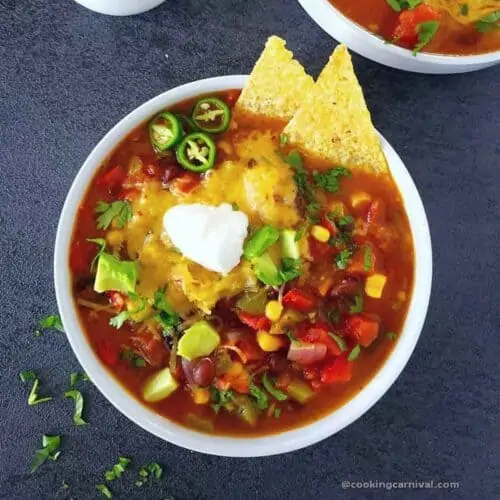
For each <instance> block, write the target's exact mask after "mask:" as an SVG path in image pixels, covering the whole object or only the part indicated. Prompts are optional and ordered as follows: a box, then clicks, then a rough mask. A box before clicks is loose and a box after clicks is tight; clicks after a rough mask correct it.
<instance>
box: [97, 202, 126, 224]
mask: <svg viewBox="0 0 500 500" xmlns="http://www.w3.org/2000/svg"><path fill="white" fill-rule="evenodd" d="M95 211H96V213H98V214H100V215H99V217H97V229H108V227H109V226H110V224H111V223H112V222H113V220H114V221H115V224H116V226H117V227H118V228H122V227H123V226H125V224H126V223H127V222H128V221H129V220H131V219H132V206H131V205H130V202H129V201H114V202H113V203H106V202H104V201H99V202H98V203H97V206H96V208H95Z"/></svg>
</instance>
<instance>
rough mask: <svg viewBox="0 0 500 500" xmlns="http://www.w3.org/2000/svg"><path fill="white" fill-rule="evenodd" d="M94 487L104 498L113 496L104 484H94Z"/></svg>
mask: <svg viewBox="0 0 500 500" xmlns="http://www.w3.org/2000/svg"><path fill="white" fill-rule="evenodd" d="M95 489H96V490H97V491H98V492H99V493H102V494H103V495H104V496H105V497H106V498H113V493H111V490H110V489H109V488H108V487H107V486H106V485H105V484H96V486H95Z"/></svg>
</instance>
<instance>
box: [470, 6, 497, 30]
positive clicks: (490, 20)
mask: <svg viewBox="0 0 500 500" xmlns="http://www.w3.org/2000/svg"><path fill="white" fill-rule="evenodd" d="M475 27H476V30H477V31H479V32H480V33H486V32H487V31H489V30H493V29H499V28H500V10H496V11H495V12H491V13H490V14H488V15H487V16H484V17H482V18H481V19H479V21H477V22H476V24H475Z"/></svg>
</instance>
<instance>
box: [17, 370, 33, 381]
mask: <svg viewBox="0 0 500 500" xmlns="http://www.w3.org/2000/svg"><path fill="white" fill-rule="evenodd" d="M19 378H20V379H21V382H29V381H31V380H35V379H36V375H35V372H34V371H33V370H23V371H22V372H19Z"/></svg>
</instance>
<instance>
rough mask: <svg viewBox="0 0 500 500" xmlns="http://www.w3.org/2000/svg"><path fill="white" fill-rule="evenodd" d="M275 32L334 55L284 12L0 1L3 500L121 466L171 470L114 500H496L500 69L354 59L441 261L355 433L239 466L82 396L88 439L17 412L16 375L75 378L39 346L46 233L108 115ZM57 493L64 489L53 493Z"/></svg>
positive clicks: (307, 58) (229, 62)
mask: <svg viewBox="0 0 500 500" xmlns="http://www.w3.org/2000/svg"><path fill="white" fill-rule="evenodd" d="M50 5H52V6H50ZM272 33H276V34H278V35H281V36H284V37H285V38H286V39H287V40H288V41H289V45H290V46H291V48H292V49H293V50H295V51H296V54H297V56H298V57H299V58H300V59H301V60H302V61H303V62H304V64H305V65H306V66H307V68H308V69H309V70H310V71H312V72H314V73H315V74H316V72H317V71H318V70H319V68H320V67H321V66H322V65H323V64H324V62H325V61H326V59H327V56H328V54H329V53H330V51H331V50H332V48H333V45H334V42H333V41H332V40H331V39H330V38H329V37H328V36H327V35H325V34H324V33H323V32H322V31H320V29H319V28H318V27H316V26H315V25H314V24H313V23H312V21H311V20H309V19H308V18H307V17H305V15H304V13H303V12H302V11H301V9H300V7H299V6H298V4H296V3H295V2H294V1H292V0H288V1H286V0H272V1H265V0H252V1H250V2H249V1H246V0H233V1H230V0H220V1H214V0H209V1H201V0H184V1H182V2H181V1H174V0H167V2H166V3H165V4H163V5H162V6H161V7H160V8H158V9H156V10H154V11H152V12H150V13H147V14H145V15H141V16H138V17H131V18H121V19H119V18H109V17H104V16H100V15H97V14H93V13H91V12H90V11H87V10H85V9H84V8H82V7H80V6H78V5H77V4H75V3H73V2H71V1H70V0H59V1H57V2H49V1H45V0H30V1H28V0H16V1H14V0H0V120H1V125H0V145H1V154H0V225H1V226H0V255H1V263H2V272H1V287H0V304H1V305H2V314H1V315H0V349H1V354H2V368H1V371H0V384H1V385H0V394H1V397H0V418H1V420H0V422H1V435H2V438H1V439H0V442H1V444H0V459H1V462H0V498H5V499H9V500H11V499H12V500H14V499H22V500H28V499H52V498H57V499H59V498H70V497H71V498H77V499H87V498H94V497H95V495H96V493H95V490H94V485H95V484H96V483H97V482H99V481H100V480H101V477H102V472H103V471H104V470H105V469H106V468H107V467H109V465H111V464H112V463H114V462H115V460H116V457H117V455H118V454H124V455H128V456H131V457H132V458H133V459H134V461H135V462H136V463H139V464H140V463H144V462H146V461H148V460H151V459H155V460H158V461H161V462H162V463H163V464H164V465H165V467H166V477H165V479H164V481H163V482H162V487H161V488H160V487H158V488H154V489H151V490H148V492H147V493H145V492H144V491H142V490H139V489H138V488H136V487H134V486H133V479H134V474H135V473H134V474H132V473H126V474H125V475H124V476H123V478H122V480H120V481H118V482H117V484H116V487H115V488H114V489H115V491H116V492H117V496H118V497H119V498H125V497H128V498H131V499H135V498H148V499H156V498H158V499H160V498H165V497H166V496H167V494H172V495H174V496H175V498H177V499H195V498H207V499H215V498H221V499H222V498H229V499H240V498H241V499H257V498H259V499H278V498H280V499H281V498H289V499H309V498H317V499H327V498H334V497H338V496H342V497H346V498H348V497H352V498H364V497H366V498H368V497H370V498H371V497H372V496H373V495H375V494H380V495H383V494H384V493H383V492H380V491H379V492H376V491H371V492H370V491H342V490H341V488H340V482H341V481H342V480H370V479H371V480H379V481H389V480H411V479H420V480H423V479H434V480H436V481H437V480H441V481H460V482H461V489H460V490H459V491H456V492H454V495H455V496H456V497H461V498H472V497H477V498H488V499H490V498H494V497H498V495H500V482H499V478H498V466H499V465H500V457H499V448H500V435H499V434H500V431H499V422H498V417H499V414H498V403H499V396H498V395H499V389H498V388H499V386H500V371H499V359H500V342H499V334H500V316H499V314H500V313H499V309H498V303H499V301H500V292H499V290H500V287H499V281H500V275H499V264H498V236H497V235H498V227H499V223H498V220H499V218H500V209H499V205H498V201H499V194H500V189H499V187H498V186H499V184H500V171H499V168H498V167H499V165H498V160H499V142H500V141H499V129H500V120H499V114H498V110H499V109H500V67H497V68H493V69H490V70H486V71H483V72H479V73H472V74H467V75H456V76H450V77H446V76H442V77H438V76H425V75H414V74H406V73H402V72H398V71H395V70H391V69H387V68H384V67H381V66H378V65H376V64H374V63H372V62H370V61H368V60H364V59H362V58H360V57H355V58H354V60H355V64H356V68H357V71H358V74H359V78H360V80H361V82H362V84H363V85H364V86H365V90H366V96H367V100H368V101H369V104H370V107H371V109H372V111H373V117H374V120H375V122H376V124H377V127H378V128H379V129H380V131H381V132H382V133H383V134H384V135H385V136H386V137H387V138H388V139H389V141H390V142H391V143H392V144H393V146H394V147H395V148H396V150H397V151H399V153H400V154H401V156H402V157H403V159H404V161H405V162H406V164H407V166H408V168H409V170H410V172H411V173H412V175H413V178H414V179H415V182H416V184H417V186H418V188H419V190H420V192H421V195H422V198H423V200H424V203H425V205H426V208H427V212H428V215H429V219H430V224H431V231H432V238H433V244H434V255H435V277H434V286H433V293H432V299H431V305H430V309H429V314H428V319H427V322H426V325H425V328H424V331H423V333H422V337H421V340H420V342H419V344H418V346H417V349H416V351H415V354H414V356H413V357H412V359H411V360H410V362H409V364H408V366H407V368H406V370H405V372H404V373H403V375H402V376H401V377H400V378H399V380H398V381H397V382H396V384H395V385H394V386H393V388H392V389H391V390H390V391H389V392H388V394H387V395H386V396H385V397H384V398H383V399H382V400H381V401H380V402H379V403H378V404H377V405H376V406H375V407H374V408H373V409H372V410H371V411H370V412H369V413H368V414H367V415H365V416H364V417H363V418H361V419H360V420H359V421H358V422H356V423H355V424H354V425H351V426H350V427H349V428H347V429H345V430H344V431H342V432H341V433H340V434H338V435H337V436H334V437H332V438H330V439H328V440H326V441H324V442H322V443H320V444H318V445H316V446H313V447H311V448H309V449H306V450H303V451H300V452H296V453H293V454H288V455H285V456H281V457H273V458H265V459H253V460H242V459H240V460H232V459H223V458H216V457H208V456H204V455H201V454H195V453H191V452H189V451H186V450H183V449H180V448H177V447H175V446H172V445H169V444H167V443H164V442H162V441H161V440H159V439H157V438H156V437H153V436H151V435H149V434H148V433H146V432H145V431H143V430H141V429H139V428H138V427H136V426H135V425H134V424H133V423H132V422H130V421H128V420H127V419H126V418H125V417H123V416H122V415H121V414H120V413H118V411H117V410H115V409H114V408H112V407H111V405H110V404H109V403H108V402H107V401H106V400H105V399H104V398H103V397H102V396H101V395H100V394H99V393H98V391H97V390H96V389H95V388H93V387H92V386H91V385H90V384H88V385H87V386H86V389H85V391H84V392H85V393H86V395H87V399H88V401H89V405H88V409H87V416H88V420H89V422H90V424H89V425H88V426H86V427H84V428H77V429H74V428H72V426H71V417H70V415H71V412H72V403H71V402H70V401H65V400H63V398H62V397H60V396H58V397H57V398H56V399H55V400H54V401H53V402H50V403H47V404H44V405H40V406H36V407H28V406H27V403H26V399H27V391H28V388H27V387H25V386H23V385H22V384H21V383H20V382H19V380H18V371H19V370H20V369H28V368H32V369H36V370H38V371H40V373H41V375H42V376H43V380H44V384H43V392H48V393H51V394H53V395H58V394H61V393H62V392H63V391H64V390H65V388H66V385H67V380H68V375H69V373H70V372H71V371H74V370H76V369H79V366H78V363H77V361H76V359H75V357H74V356H73V354H72V352H71V350H70V347H69V345H68V343H67V341H66V339H65V337H64V335H63V334H60V333H57V332H50V333H47V334H46V335H45V336H44V337H43V338H34V337H33V335H32V332H33V331H34V329H35V324H36V321H37V320H38V319H39V318H40V317H42V316H44V315H46V314H49V313H53V312H55V311H56V303H55V298H54V291H53V284H52V251H53V244H54V236H55V230H56V224H57V220H58V216H59V211H60V209H61V207H62V203H63V200H64V197H65V195H66V192H67V190H68V188H69V186H70V184H71V182H72V179H73V177H74V176H75V174H76V172H77V170H78V168H79V167H80V165H81V164H82V162H83V161H84V159H85V157H86V155H87V154H88V153H89V152H90V150H91V148H92V147H93V145H94V144H95V143H96V142H97V141H98V140H99V139H100V138H101V137H102V135H103V134H104V133H105V132H106V131H107V130H108V129H109V128H110V127H111V126H112V125H113V124H114V123H115V122H116V121H117V120H118V119H119V118H121V117H122V116H124V115H125V114H126V113H128V112H129V111H130V110H132V109H133V108H135V107H136V106H137V105H139V104H140V103H142V102H144V101H145V100H147V99H149V98H151V97H153V96H155V95H157V94H158V93H160V92H162V91H164V90H165V89H167V88H169V87H173V86H175V85H178V84H180V83H184V82H187V81H191V80H196V79H198V78H203V77H208V76H214V75H220V74H231V73H245V72H248V71H249V70H250V68H251V66H252V63H253V61H254V60H255V58H256V56H257V55H258V53H259V52H260V50H261V48H262V44H263V43H264V40H265V38H266V37H267V36H268V35H270V34H272ZM166 54H167V55H168V58H167V57H166ZM44 432H45V433H59V432H60V433H62V434H63V435H64V445H63V453H62V454H61V457H60V458H59V460H58V462H57V463H49V464H46V465H44V466H42V467H41V468H40V469H39V470H38V471H37V472H36V473H35V474H34V475H29V474H28V473H27V470H28V466H29V462H30V460H31V457H32V455H33V451H34V450H35V449H36V448H37V447H38V446H39V444H40V440H41V435H42V433H44ZM63 480H66V481H67V482H68V483H69V484H70V485H71V489H70V490H69V493H68V492H64V491H59V492H58V489H59V487H60V485H61V482H62V481H63ZM446 493H449V491H448V492H446ZM386 494H387V493H386ZM444 494H445V493H444V492H442V491H437V490H435V491H433V492H429V491H405V492H399V493H398V494H397V495H395V493H394V492H393V493H392V495H391V496H396V497H397V498H400V497H403V496H418V497H422V498H430V497H435V498H440V497H442V496H443V495H444ZM387 495H388V494H387Z"/></svg>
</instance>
